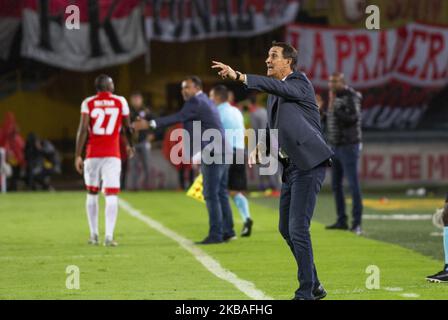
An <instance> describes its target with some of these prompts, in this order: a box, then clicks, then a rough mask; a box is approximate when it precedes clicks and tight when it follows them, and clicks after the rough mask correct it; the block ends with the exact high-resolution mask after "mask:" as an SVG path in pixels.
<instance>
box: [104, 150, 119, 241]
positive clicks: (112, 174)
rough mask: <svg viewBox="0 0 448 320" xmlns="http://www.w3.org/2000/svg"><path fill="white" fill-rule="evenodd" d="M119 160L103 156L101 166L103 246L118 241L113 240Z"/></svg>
mask: <svg viewBox="0 0 448 320" xmlns="http://www.w3.org/2000/svg"><path fill="white" fill-rule="evenodd" d="M120 170H121V160H120V159H118V158H104V164H103V167H102V180H103V188H104V195H105V198H106V208H105V213H106V214H105V219H106V237H105V240H104V245H105V246H112V247H115V246H117V245H118V243H117V242H116V241H115V240H114V231H115V225H116V222H117V216H118V193H119V192H120Z"/></svg>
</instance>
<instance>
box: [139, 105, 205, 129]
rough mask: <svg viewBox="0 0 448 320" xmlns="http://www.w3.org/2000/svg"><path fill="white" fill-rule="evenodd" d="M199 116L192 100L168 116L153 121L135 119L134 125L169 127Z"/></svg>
mask: <svg viewBox="0 0 448 320" xmlns="http://www.w3.org/2000/svg"><path fill="white" fill-rule="evenodd" d="M196 116H197V112H196V107H195V106H194V103H192V101H191V100H189V101H187V102H186V103H185V105H184V106H183V107H182V110H180V111H179V112H177V113H175V114H172V115H169V116H166V117H160V118H156V119H154V120H151V121H147V120H145V119H139V120H137V121H135V122H134V123H133V124H132V126H133V128H134V129H135V130H147V129H156V128H161V127H168V126H170V125H172V124H175V123H179V122H184V121H189V120H194V119H195V118H196Z"/></svg>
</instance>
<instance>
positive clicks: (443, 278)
mask: <svg viewBox="0 0 448 320" xmlns="http://www.w3.org/2000/svg"><path fill="white" fill-rule="evenodd" d="M442 220H443V226H444V227H443V248H444V250H445V266H444V267H443V270H442V271H440V272H438V273H436V274H434V275H432V276H428V277H426V280H428V281H430V282H437V283H440V282H448V193H447V195H446V199H445V207H444V208H443V213H442Z"/></svg>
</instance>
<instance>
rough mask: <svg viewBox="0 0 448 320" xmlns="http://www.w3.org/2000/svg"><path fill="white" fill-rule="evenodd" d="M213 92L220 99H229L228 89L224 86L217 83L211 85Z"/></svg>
mask: <svg viewBox="0 0 448 320" xmlns="http://www.w3.org/2000/svg"><path fill="white" fill-rule="evenodd" d="M212 90H213V92H214V93H215V95H217V96H218V97H219V98H220V99H221V100H222V101H228V100H229V89H227V87H226V86H224V85H222V84H219V85H217V86H215V87H213V89H212Z"/></svg>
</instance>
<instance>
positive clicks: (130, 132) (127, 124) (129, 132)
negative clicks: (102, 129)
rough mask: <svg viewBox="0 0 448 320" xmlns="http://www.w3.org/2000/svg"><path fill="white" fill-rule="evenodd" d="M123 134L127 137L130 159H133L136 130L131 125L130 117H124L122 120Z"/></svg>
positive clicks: (127, 149)
mask: <svg viewBox="0 0 448 320" xmlns="http://www.w3.org/2000/svg"><path fill="white" fill-rule="evenodd" d="M122 128H123V129H122V131H121V132H122V134H123V135H124V136H125V137H126V142H127V143H126V151H127V153H128V157H129V158H132V157H133V156H134V154H135V149H134V142H133V136H134V129H133V128H132V125H131V119H129V117H123V120H122Z"/></svg>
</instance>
